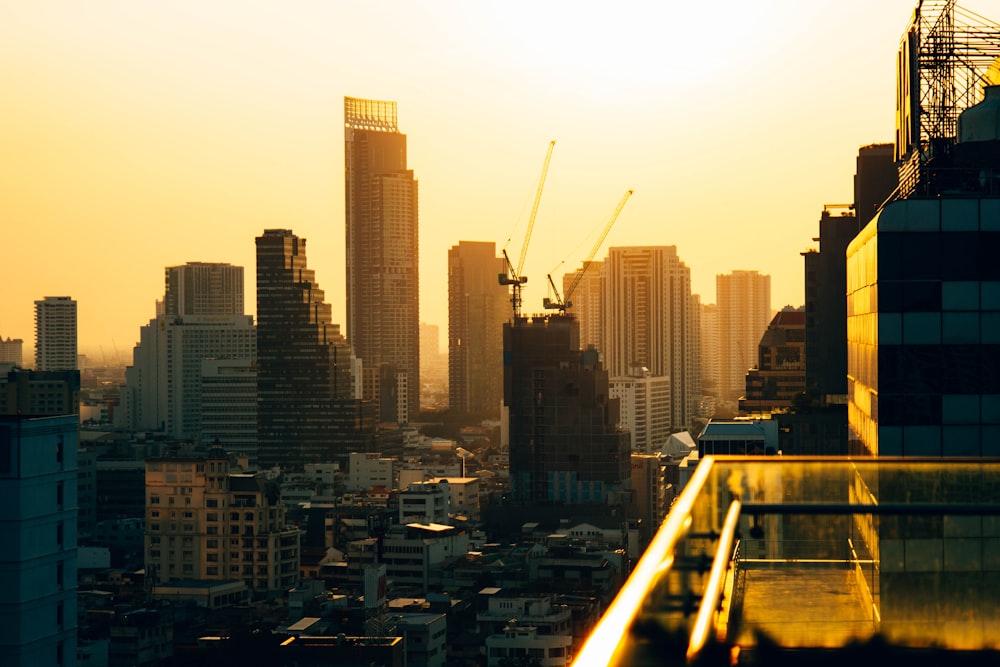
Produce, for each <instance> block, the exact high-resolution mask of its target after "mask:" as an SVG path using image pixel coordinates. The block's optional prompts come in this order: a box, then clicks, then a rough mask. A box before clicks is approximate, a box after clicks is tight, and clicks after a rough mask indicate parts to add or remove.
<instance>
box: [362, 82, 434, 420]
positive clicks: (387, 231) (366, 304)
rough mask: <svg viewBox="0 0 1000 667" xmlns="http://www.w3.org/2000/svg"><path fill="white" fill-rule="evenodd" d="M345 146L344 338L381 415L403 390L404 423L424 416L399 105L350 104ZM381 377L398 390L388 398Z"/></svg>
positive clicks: (413, 195)
mask: <svg viewBox="0 0 1000 667" xmlns="http://www.w3.org/2000/svg"><path fill="white" fill-rule="evenodd" d="M344 143H345V146H344V158H345V181H346V183H345V206H346V232H347V245H346V259H347V339H348V341H349V342H350V344H351V348H352V350H353V352H354V354H355V355H356V356H357V357H358V359H360V361H361V365H362V372H363V373H364V382H363V387H364V398H366V399H369V400H379V401H380V402H381V396H382V394H383V392H384V393H385V394H386V395H387V396H388V398H387V400H386V401H385V404H384V405H382V406H380V413H383V414H384V413H385V412H387V411H391V410H392V409H393V405H394V404H395V396H396V394H397V393H398V392H399V390H400V389H405V392H403V396H404V397H405V412H406V414H397V415H396V419H397V421H399V422H401V423H403V422H406V421H407V415H416V414H417V412H419V410H420V302H419V294H420V292H419V287H420V285H419V273H418V249H419V247H418V236H417V181H416V179H415V178H414V177H413V171H412V170H410V169H407V167H406V135H405V134H402V133H400V131H399V126H398V124H397V119H396V103H395V102H385V101H380V100H365V99H358V98H353V97H345V98H344ZM383 365H385V366H389V367H392V369H393V372H391V373H384V372H382V371H381V370H380V367H382V366H383ZM380 378H388V379H390V380H391V379H393V378H395V379H396V380H397V381H400V385H398V386H397V387H394V388H392V391H386V390H384V389H382V388H381V387H380ZM386 389H388V388H386Z"/></svg>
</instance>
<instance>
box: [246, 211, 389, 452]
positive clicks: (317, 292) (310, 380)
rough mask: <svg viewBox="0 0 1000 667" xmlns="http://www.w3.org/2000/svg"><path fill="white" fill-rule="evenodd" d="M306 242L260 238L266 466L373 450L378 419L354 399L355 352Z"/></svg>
mask: <svg viewBox="0 0 1000 667" xmlns="http://www.w3.org/2000/svg"><path fill="white" fill-rule="evenodd" d="M323 296H324V295H323V290H321V289H320V288H319V286H318V285H317V284H316V278H315V274H314V272H313V271H312V270H311V269H309V268H307V266H306V242H305V239H300V238H299V237H298V236H296V235H295V234H293V233H292V232H291V231H290V230H287V229H267V230H265V231H264V234H263V236H258V237H257V437H258V460H259V462H260V465H261V466H262V467H267V466H272V465H278V464H280V465H283V466H292V467H301V466H302V465H303V464H305V463H322V462H330V461H334V460H338V459H343V460H345V461H346V458H347V455H348V454H349V453H350V451H367V450H368V447H369V446H370V445H371V440H372V438H373V437H374V419H373V416H372V415H370V414H368V412H367V411H366V409H365V406H364V405H362V403H361V401H359V400H356V399H354V392H353V383H352V376H351V351H350V347H349V346H348V345H347V341H346V340H344V337H343V336H341V335H340V326H339V325H337V324H334V323H333V322H332V321H331V309H330V306H329V304H327V303H326V302H324V300H323Z"/></svg>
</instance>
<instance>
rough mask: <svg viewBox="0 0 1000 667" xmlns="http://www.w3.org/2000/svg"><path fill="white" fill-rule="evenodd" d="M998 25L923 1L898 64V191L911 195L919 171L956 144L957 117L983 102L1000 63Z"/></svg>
mask: <svg viewBox="0 0 1000 667" xmlns="http://www.w3.org/2000/svg"><path fill="white" fill-rule="evenodd" d="M998 59H1000V24H997V23H995V22H993V21H990V20H988V19H986V18H984V17H982V16H980V15H978V14H976V13H974V12H971V11H968V10H966V9H962V8H961V7H958V6H957V5H956V4H955V0H921V1H920V2H919V3H918V4H917V7H916V9H915V10H914V12H913V18H912V20H911V22H910V25H909V27H908V28H907V30H906V32H905V33H904V34H903V37H902V39H901V42H900V48H899V57H898V61H897V87H896V90H897V94H896V156H895V158H896V161H897V163H898V164H899V177H900V178H899V189H898V190H897V193H896V194H895V197H894V198H899V199H905V198H907V197H909V196H910V195H912V194H914V193H915V191H916V189H917V187H918V185H919V181H920V174H921V171H922V167H924V166H925V165H926V164H927V162H928V161H929V160H931V159H932V158H933V157H935V155H937V154H940V153H942V152H946V151H947V150H948V148H949V147H950V146H951V145H952V144H953V143H954V142H955V137H956V135H957V131H958V116H959V114H961V112H962V111H964V110H965V109H967V108H969V107H971V106H974V105H975V104H977V103H979V102H980V101H981V99H982V90H983V87H984V86H986V85H989V84H991V83H994V84H995V83H998V81H996V80H995V79H994V80H992V81H991V78H992V77H996V75H997V72H998V69H997V67H998V62H1000V60H998Z"/></svg>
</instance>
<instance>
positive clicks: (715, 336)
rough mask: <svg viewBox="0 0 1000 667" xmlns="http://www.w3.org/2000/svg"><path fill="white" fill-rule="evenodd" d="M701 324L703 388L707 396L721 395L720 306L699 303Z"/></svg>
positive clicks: (700, 341)
mask: <svg viewBox="0 0 1000 667" xmlns="http://www.w3.org/2000/svg"><path fill="white" fill-rule="evenodd" d="M698 307H699V309H700V311H701V324H700V327H699V343H700V344H699V347H698V349H699V350H700V351H701V388H702V391H703V392H704V393H705V394H711V395H712V396H715V397H718V395H719V306H718V305H717V304H714V303H699V304H698Z"/></svg>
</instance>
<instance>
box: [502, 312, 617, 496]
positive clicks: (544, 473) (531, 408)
mask: <svg viewBox="0 0 1000 667" xmlns="http://www.w3.org/2000/svg"><path fill="white" fill-rule="evenodd" d="M579 340H580V339H579V327H578V325H577V323H576V320H575V318H573V317H572V316H570V315H550V316H547V317H535V318H534V319H531V320H528V319H525V318H521V319H519V320H516V321H515V322H514V323H512V324H506V325H504V404H505V405H506V406H507V408H508V410H509V433H510V480H511V496H512V498H513V499H514V500H515V501H517V502H524V503H553V502H557V503H567V504H584V505H586V504H607V503H609V502H611V501H613V499H614V497H615V494H616V493H618V492H620V491H621V490H622V489H623V488H624V487H625V485H626V481H627V480H628V476H629V434H628V433H627V432H625V431H624V430H621V429H620V428H619V427H618V423H619V422H620V417H619V412H618V400H617V399H614V398H610V389H609V385H608V372H607V371H606V370H605V369H604V367H603V366H602V364H601V363H600V361H599V360H598V358H597V352H596V351H595V350H585V351H582V352H581V351H580V343H579Z"/></svg>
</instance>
